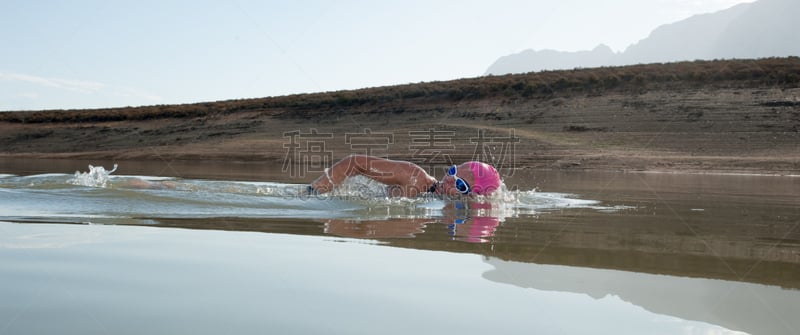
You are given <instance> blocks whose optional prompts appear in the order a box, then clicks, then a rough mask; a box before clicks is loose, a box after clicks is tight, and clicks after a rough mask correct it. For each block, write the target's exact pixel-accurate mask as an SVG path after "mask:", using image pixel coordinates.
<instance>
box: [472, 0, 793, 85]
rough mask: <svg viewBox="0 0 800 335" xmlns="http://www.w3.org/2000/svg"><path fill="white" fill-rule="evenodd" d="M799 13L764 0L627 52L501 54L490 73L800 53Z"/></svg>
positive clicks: (682, 26) (679, 27) (663, 31)
mask: <svg viewBox="0 0 800 335" xmlns="http://www.w3.org/2000/svg"><path fill="white" fill-rule="evenodd" d="M798 15H800V1H797V0H760V1H757V2H753V3H745V4H739V5H736V6H733V7H731V8H728V9H726V10H722V11H719V12H716V13H711V14H701V15H695V16H692V17H690V18H688V19H685V20H682V21H678V22H675V23H672V24H666V25H663V26H660V27H658V28H656V29H655V30H653V32H652V33H650V36H648V37H647V38H645V39H643V40H641V41H639V42H638V43H636V44H633V45H631V46H629V47H628V48H627V49H625V51H624V52H620V53H614V52H613V51H612V50H611V49H610V48H608V47H607V46H605V45H602V44H601V45H599V46H597V47H596V48H594V50H591V51H578V52H560V51H554V50H541V51H534V50H525V51H522V52H520V53H517V54H513V55H508V56H503V57H500V58H499V59H498V60H497V61H495V62H494V64H492V65H491V66H490V67H489V69H488V70H487V71H486V74H506V73H524V72H531V71H540V70H556V69H572V68H576V67H598V66H614V65H629V64H639V63H664V62H676V61H684V60H696V59H730V58H763V57H783V56H798V55H800V34H798V33H797V32H798V31H800V20H797V18H796V17H797V16H798Z"/></svg>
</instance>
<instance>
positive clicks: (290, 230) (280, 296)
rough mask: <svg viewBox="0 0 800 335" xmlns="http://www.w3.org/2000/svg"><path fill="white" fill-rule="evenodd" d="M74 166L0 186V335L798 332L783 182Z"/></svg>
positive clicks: (798, 274) (793, 217) (3, 179)
mask: <svg viewBox="0 0 800 335" xmlns="http://www.w3.org/2000/svg"><path fill="white" fill-rule="evenodd" d="M80 163H81V164H83V163H85V162H80ZM8 164H10V163H8V162H3V163H2V164H0V166H3V165H8ZM61 164H66V163H61ZM89 164H91V163H89ZM87 165H88V164H84V165H82V166H81V167H80V168H76V169H77V170H82V171H83V172H79V173H78V174H76V175H72V174H70V173H71V172H72V171H74V170H72V171H70V170H66V171H60V172H61V173H55V174H37V175H23V174H21V173H20V170H19V169H8V170H0V221H4V222H0V263H2V264H4V266H3V267H0V278H3V279H2V280H3V284H4V285H0V301H2V302H0V334H2V333H37V332H39V333H52V332H53V330H54V329H60V330H64V329H66V330H67V331H59V332H60V333H87V332H88V333H100V332H102V333H109V332H111V333H124V332H132V329H138V330H142V329H140V328H135V327H137V326H135V325H133V324H131V322H133V321H132V320H130V319H128V318H130V317H131V316H137V317H139V319H138V320H142V319H154V320H158V321H157V322H154V323H150V325H151V326H152V327H155V328H152V329H150V330H151V331H156V332H173V333H176V332H177V333H185V332H189V331H192V332H196V333H211V332H215V333H218V332H220V331H226V332H230V331H231V329H234V330H237V331H234V332H238V333H241V332H256V331H258V332H264V331H268V332H277V333H281V332H283V333H285V332H291V333H308V332H322V331H325V332H326V333H328V332H337V331H331V329H334V330H338V331H339V332H341V333H353V332H370V333H377V332H380V333H387V332H389V333H391V332H395V333H401V332H402V333H409V332H415V333H419V332H423V333H442V332H448V333H453V332H456V331H458V332H463V333H477V332H479V331H480V332H484V333H485V332H487V331H491V332H493V333H496V332H498V330H502V331H500V332H501V333H522V332H525V333H530V332H537V333H554V332H555V333H593V334H594V333H623V334H640V333H641V334H649V333H654V334H663V333H670V334H672V333H704V334H705V333H731V332H734V331H740V332H746V333H753V334H791V333H800V331H798V330H799V329H800V325H799V324H798V320H797V319H796V318H793V317H792V312H793V311H794V310H795V309H796V306H800V296H798V292H800V227H799V226H800V203H799V202H798V199H800V178H796V177H765V176H742V175H738V176H734V175H731V176H703V175H676V174H638V173H600V172H557V171H528V170H519V171H516V173H515V174H514V175H513V176H509V177H508V178H507V179H506V185H507V186H508V187H509V188H510V189H511V190H510V191H508V192H507V193H505V194H504V196H503V197H501V200H502V201H497V200H498V199H479V200H478V201H469V200H465V199H439V198H435V197H427V198H426V197H422V198H415V199H391V198H384V197H374V196H370V197H359V196H358V195H357V194H340V195H338V196H321V197H315V196H308V195H303V194H302V193H298V192H299V191H300V190H302V186H303V184H302V181H298V180H291V179H286V178H285V177H284V179H281V177H278V176H273V177H269V178H266V177H263V175H258V174H259V173H261V172H262V171H263V169H257V170H253V171H254V172H253V174H249V175H248V174H247V173H246V168H243V167H241V166H234V168H232V169H234V170H235V171H223V170H221V169H220V170H213V169H212V170H213V171H211V172H209V176H216V177H218V178H221V179H220V180H210V179H196V178H194V179H193V178H188V177H187V176H185V175H184V176H182V177H183V178H174V177H173V175H171V174H169V173H159V171H157V170H148V169H146V168H141V166H146V164H145V165H141V166H140V167H139V168H140V169H141V171H140V173H137V174H138V175H133V174H134V173H131V172H130V170H126V166H128V165H127V164H125V163H121V164H120V165H119V169H118V170H117V172H115V174H113V175H109V174H108V171H106V170H105V169H104V171H100V170H99V169H96V170H94V172H96V173H97V175H95V176H93V177H91V176H90V175H91V173H92V172H93V170H86V166H87ZM94 165H95V167H99V166H100V165H99V164H94ZM112 166H113V165H112V164H106V165H105V167H107V168H108V170H111V169H112V168H111V167H112ZM247 167H252V166H251V165H247ZM162 169H163V167H162ZM195 169H196V170H193V171H195V172H193V173H196V174H197V176H202V173H201V172H202V170H197V168H196V167H195ZM276 169H277V170H278V171H280V168H279V167H278V168H276ZM255 171H258V172H255ZM273 171H274V170H273ZM38 172H40V173H44V172H58V171H52V170H44V171H38ZM117 174H119V175H117ZM230 175H237V176H241V178H228V177H226V176H230ZM104 176H105V177H108V178H106V179H103V178H104ZM84 177H86V178H88V179H87V180H84V179H85V178H84ZM101 179H102V181H104V182H103V183H93V181H100V180H101ZM232 180H233V181H232ZM245 180H251V181H245ZM265 180H266V181H265ZM534 189H535V191H534ZM172 228H181V229H172ZM339 242H345V243H339ZM342 283H347V284H342ZM37 292H38V293H37ZM42 292H44V293H42ZM75 292H77V293H75ZM200 292H202V294H199V293H200ZM36 297H39V298H36ZM42 297H45V298H42ZM26 304H27V305H26ZM20 306H22V307H20ZM25 306H28V307H25ZM203 306H205V307H203ZM309 306H311V307H309ZM23 307H25V308H23ZM76 307H82V309H83V310H86V311H87V312H86V313H83V312H75V311H76ZM308 308H311V309H313V310H314V311H317V313H313V315H315V319H316V320H320V321H319V322H320V323H319V324H316V323H315V324H309V323H308V322H307V321H303V320H304V319H302V318H300V317H299V315H308V313H310V311H309V310H308ZM77 310H81V309H80V308H79V309H77ZM64 311H69V312H70V313H64ZM442 311H448V313H449V314H448V315H458V316H459V317H463V318H464V319H465V320H483V321H485V322H481V324H480V325H475V323H474V322H468V323H459V322H455V324H454V323H442V317H441V316H442ZM76 313H77V314H76ZM62 314H63V315H62ZM365 314H367V316H369V318H365V317H360V318H359V320H361V322H356V323H354V322H352V317H351V316H352V315H361V316H364V315H365ZM87 315H90V316H91V318H93V319H95V320H97V321H95V322H94V323H93V324H88V323H85V322H84V323H83V324H79V322H77V321H76V322H73V321H71V320H73V319H74V320H79V319H81V320H82V321H86V318H87ZM398 315H415V316H417V317H416V319H415V320H414V322H413V323H410V324H409V323H399V322H396V321H393V320H397V316H398ZM43 316H46V317H48V319H52V320H55V321H54V322H53V323H52V324H47V325H46V324H43V323H41V322H38V323H37V322H35V320H37V319H39V318H41V317H43ZM199 316H203V317H199ZM225 320H238V322H236V323H232V322H227V321H225ZM348 320H349V321H350V322H348ZM364 320H369V321H364ZM575 320H580V322H575ZM139 324H141V323H139ZM4 325H6V326H4ZM386 325H392V327H387V326H386ZM326 326H328V327H326ZM47 327H52V328H47ZM58 327H61V328H58ZM93 327H94V328H93ZM126 327H131V328H126ZM138 327H141V326H138ZM315 327H318V328H315ZM323 328H324V329H323ZM101 329H104V330H101ZM84 331H85V332H84ZM145 331H147V330H145ZM138 333H141V331H138Z"/></svg>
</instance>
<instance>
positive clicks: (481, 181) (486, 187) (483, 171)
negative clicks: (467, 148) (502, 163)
mask: <svg viewBox="0 0 800 335" xmlns="http://www.w3.org/2000/svg"><path fill="white" fill-rule="evenodd" d="M465 164H468V165H469V168H470V169H472V175H473V176H474V177H475V181H474V182H473V183H472V185H471V187H472V191H473V192H475V194H480V195H490V194H492V193H493V192H494V191H496V190H497V189H498V188H500V184H501V183H503V181H502V180H500V174H499V173H498V172H497V169H495V168H494V166H491V165H489V164H486V163H483V162H476V161H472V162H466V163H465Z"/></svg>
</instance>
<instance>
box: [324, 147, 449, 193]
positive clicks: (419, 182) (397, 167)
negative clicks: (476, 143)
mask: <svg viewBox="0 0 800 335" xmlns="http://www.w3.org/2000/svg"><path fill="white" fill-rule="evenodd" d="M355 175H363V176H365V177H368V178H370V179H373V180H375V181H377V182H380V183H384V184H386V185H389V186H390V187H392V189H393V190H397V191H398V192H399V194H397V195H400V196H406V197H414V196H416V195H418V194H420V193H424V192H427V191H428V190H429V189H430V188H431V186H433V185H434V184H435V183H436V179H435V178H433V177H432V176H430V175H429V174H428V173H427V172H425V170H424V169H422V168H421V167H419V166H418V165H417V164H414V163H411V162H406V161H395V160H390V159H385V158H380V157H373V156H366V155H350V156H347V157H345V158H343V159H342V160H340V161H338V162H336V163H335V164H333V166H331V167H330V168H329V169H328V170H327V171H326V173H324V174H322V175H321V176H319V178H317V179H316V180H314V182H312V183H311V187H312V188H313V190H314V191H315V192H317V193H326V192H330V191H331V190H332V189H333V187H335V186H336V185H341V184H342V182H344V180H345V179H347V177H350V176H355Z"/></svg>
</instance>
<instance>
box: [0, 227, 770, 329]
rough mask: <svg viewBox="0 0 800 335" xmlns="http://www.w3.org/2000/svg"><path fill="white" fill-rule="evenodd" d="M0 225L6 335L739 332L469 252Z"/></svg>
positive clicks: (0, 312) (0, 315)
mask: <svg viewBox="0 0 800 335" xmlns="http://www.w3.org/2000/svg"><path fill="white" fill-rule="evenodd" d="M0 231H2V232H3V235H2V236H3V237H2V238H0V262H2V264H4V266H3V267H1V268H0V278H3V284H4V285H2V286H0V297H3V299H2V300H0V326H2V328H0V329H1V330H2V331H3V332H4V333H10V334H37V333H41V334H95V333H114V334H141V333H170V334H187V333H191V334H219V333H235V334H242V333H279V334H285V333H300V334H309V333H312V334H319V333H325V334H329V333H333V334H337V333H340V334H353V333H362V334H367V333H370V334H373V333H381V334H410V333H413V334H419V333H422V334H443V333H457V334H487V333H502V334H530V333H531V332H535V333H561V332H563V333H569V334H598V333H600V334H609V333H614V334H681V333H690V334H694V333H697V334H708V333H713V334H735V333H736V332H734V331H731V330H729V329H727V328H725V327H722V326H719V325H714V324H710V323H708V322H706V321H702V320H701V321H697V320H693V319H683V318H680V317H676V316H673V315H669V314H660V313H662V312H663V311H651V310H648V309H647V308H646V307H645V308H642V307H640V306H637V305H635V303H636V301H626V298H627V297H623V296H619V297H617V296H609V297H604V298H600V299H597V298H593V297H589V296H586V295H584V294H576V293H574V292H570V291H560V290H557V291H554V290H550V289H549V288H548V287H544V288H539V287H526V286H510V285H507V284H505V283H503V282H502V281H500V282H496V281H495V279H494V278H492V277H494V276H495V275H494V273H495V272H497V271H505V268H503V267H502V266H498V264H502V262H500V263H498V262H499V261H497V260H496V259H493V258H489V259H486V258H484V257H482V256H478V255H474V254H470V253H452V252H437V251H429V250H420V249H402V248H390V247H387V246H383V245H376V244H372V243H363V241H364V240H360V241H359V240H349V239H335V240H331V239H330V238H329V237H312V236H299V235H283V234H264V233H257V234H256V233H242V232H227V231H201V230H190V229H163V228H162V229H157V228H155V227H130V226H105V225H100V226H98V225H94V226H77V225H49V224H36V225H31V224H26V225H22V224H12V223H2V222H0ZM56 236H60V238H59V237H56ZM40 240H43V241H40ZM41 242H44V243H41ZM341 242H345V243H341ZM462 244H465V245H475V244H466V243H462ZM520 266H521V267H523V268H527V269H530V270H531V271H534V273H536V274H537V275H543V276H549V275H550V273H552V274H553V275H554V276H559V275H561V273H559V271H557V270H556V271H550V270H548V269H547V268H546V267H543V266H541V265H537V264H522V263H521V265H520ZM516 270H518V269H515V271H516ZM525 271H526V270H519V271H518V272H515V273H512V272H507V273H505V275H506V276H505V278H507V277H508V276H509V275H510V276H515V277H516V278H518V279H520V280H524V278H520V277H517V276H518V275H519V274H520V273H522V274H523V275H527V273H525ZM537 271H538V272H537ZM584 271H585V272H584V273H582V275H585V276H586V277H585V278H587V279H588V278H593V277H594V275H595V273H596V272H597V270H592V269H585V270H584ZM487 278H488V279H491V280H486V279H487ZM675 279H676V280H677V279H678V278H675ZM666 284H671V283H670V282H667V283H666ZM722 285H724V284H722ZM767 298H769V297H768V296H767ZM632 302H633V303H632ZM42 320H47V322H42Z"/></svg>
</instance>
